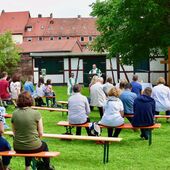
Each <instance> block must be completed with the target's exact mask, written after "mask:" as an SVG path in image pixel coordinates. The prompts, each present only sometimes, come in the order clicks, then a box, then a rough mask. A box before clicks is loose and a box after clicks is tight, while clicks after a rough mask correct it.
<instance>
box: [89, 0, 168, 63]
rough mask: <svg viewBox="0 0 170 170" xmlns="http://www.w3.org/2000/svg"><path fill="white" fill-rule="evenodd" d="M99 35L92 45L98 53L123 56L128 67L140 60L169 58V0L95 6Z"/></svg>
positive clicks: (108, 0)
mask: <svg viewBox="0 0 170 170" xmlns="http://www.w3.org/2000/svg"><path fill="white" fill-rule="evenodd" d="M91 15H92V16H94V17H97V29H98V30H99V31H100V33H101V35H99V36H98V37H97V38H96V39H95V40H94V42H93V45H92V48H93V50H95V51H98V52H103V51H107V52H109V56H110V57H114V56H116V55H121V61H122V62H123V63H125V64H134V63H139V62H140V61H141V59H149V57H152V58H154V57H155V56H158V55H159V54H160V52H161V53H162V54H163V55H164V56H167V51H168V50H167V49H168V46H170V1H169V0H134V1H133V0H105V1H99V0H97V1H96V3H93V4H92V13H91Z"/></svg>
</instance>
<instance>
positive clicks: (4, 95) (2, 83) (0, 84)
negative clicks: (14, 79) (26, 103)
mask: <svg viewBox="0 0 170 170" xmlns="http://www.w3.org/2000/svg"><path fill="white" fill-rule="evenodd" d="M7 76H8V74H7V73H6V72H3V73H2V79H1V80H0V89H1V90H0V98H1V99H4V100H5V99H8V98H10V94H9V91H8V88H9V82H8V81H7V80H6V79H7Z"/></svg>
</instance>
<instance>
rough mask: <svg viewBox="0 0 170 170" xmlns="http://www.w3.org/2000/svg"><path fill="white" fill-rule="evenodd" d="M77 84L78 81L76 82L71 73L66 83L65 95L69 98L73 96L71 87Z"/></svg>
mask: <svg viewBox="0 0 170 170" xmlns="http://www.w3.org/2000/svg"><path fill="white" fill-rule="evenodd" d="M77 83H78V81H77V79H75V78H74V73H71V76H70V78H69V79H68V82H67V86H68V87H67V94H68V95H69V96H71V95H72V94H73V86H74V85H75V84H77Z"/></svg>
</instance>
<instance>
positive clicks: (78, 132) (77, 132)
mask: <svg viewBox="0 0 170 170" xmlns="http://www.w3.org/2000/svg"><path fill="white" fill-rule="evenodd" d="M87 122H90V119H89V118H87V121H86V122H85V123H87ZM85 123H83V124H85ZM86 132H87V135H88V136H91V133H90V129H89V127H86ZM76 135H81V127H76Z"/></svg>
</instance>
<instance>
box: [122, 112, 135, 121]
mask: <svg viewBox="0 0 170 170" xmlns="http://www.w3.org/2000/svg"><path fill="white" fill-rule="evenodd" d="M124 115H132V114H129V113H124ZM126 118H127V120H129V122H130V123H132V120H133V117H126Z"/></svg>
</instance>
